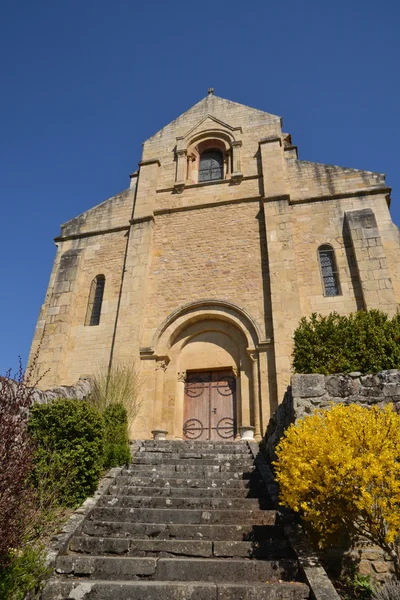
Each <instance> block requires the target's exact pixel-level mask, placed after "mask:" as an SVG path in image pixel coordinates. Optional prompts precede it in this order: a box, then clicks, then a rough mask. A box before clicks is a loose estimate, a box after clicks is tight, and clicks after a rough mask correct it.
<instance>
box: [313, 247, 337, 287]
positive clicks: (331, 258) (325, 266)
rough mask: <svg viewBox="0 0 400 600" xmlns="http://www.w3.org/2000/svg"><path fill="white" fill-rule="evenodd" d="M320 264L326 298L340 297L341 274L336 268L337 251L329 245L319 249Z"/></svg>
mask: <svg viewBox="0 0 400 600" xmlns="http://www.w3.org/2000/svg"><path fill="white" fill-rule="evenodd" d="M318 257H319V264H320V268H321V276H322V282H323V286H324V295H325V296H339V294H340V288H339V273H338V270H337V266H336V259H335V251H334V249H333V248H332V246H329V245H328V244H326V245H324V246H320V247H319V248H318Z"/></svg>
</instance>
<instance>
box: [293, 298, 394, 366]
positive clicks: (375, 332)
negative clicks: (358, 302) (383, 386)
mask: <svg viewBox="0 0 400 600" xmlns="http://www.w3.org/2000/svg"><path fill="white" fill-rule="evenodd" d="M293 368H294V370H295V371H296V373H322V374H324V375H329V374H331V373H350V372H351V371H361V372H362V373H376V372H378V371H383V370H385V369H398V368H400V315H399V314H397V315H395V316H394V317H393V318H392V319H390V318H389V317H388V315H387V314H386V313H384V312H382V311H379V310H370V311H364V310H361V311H359V312H357V313H352V314H350V315H348V316H344V315H339V314H337V313H331V314H330V315H328V316H326V317H323V316H321V315H317V314H316V313H314V314H313V315H311V317H310V318H309V319H307V318H306V317H303V318H302V319H301V321H300V324H299V326H298V328H297V329H296V331H295V332H294V351H293Z"/></svg>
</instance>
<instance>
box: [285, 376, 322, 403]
mask: <svg viewBox="0 0 400 600" xmlns="http://www.w3.org/2000/svg"><path fill="white" fill-rule="evenodd" d="M325 393H326V388H325V376H324V375H318V374H309V375H293V377H292V394H293V397H294V398H312V397H314V396H323V395H324V394H325Z"/></svg>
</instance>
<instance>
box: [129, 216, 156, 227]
mask: <svg viewBox="0 0 400 600" xmlns="http://www.w3.org/2000/svg"><path fill="white" fill-rule="evenodd" d="M146 221H153V222H154V215H144V216H143V217H136V219H135V218H133V219H131V220H130V221H129V223H130V224H131V225H136V224H137V223H145V222H146Z"/></svg>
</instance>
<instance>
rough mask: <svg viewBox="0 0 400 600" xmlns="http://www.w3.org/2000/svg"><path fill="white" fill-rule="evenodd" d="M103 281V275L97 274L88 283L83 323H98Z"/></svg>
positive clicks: (104, 281)
mask: <svg viewBox="0 0 400 600" xmlns="http://www.w3.org/2000/svg"><path fill="white" fill-rule="evenodd" d="M105 283H106V278H105V277H104V275H97V277H95V278H94V279H93V281H92V283H91V285H90V293H89V301H88V306H87V311H86V320H85V325H98V324H99V323H100V315H101V305H102V303H103V294H104V286H105Z"/></svg>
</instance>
